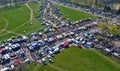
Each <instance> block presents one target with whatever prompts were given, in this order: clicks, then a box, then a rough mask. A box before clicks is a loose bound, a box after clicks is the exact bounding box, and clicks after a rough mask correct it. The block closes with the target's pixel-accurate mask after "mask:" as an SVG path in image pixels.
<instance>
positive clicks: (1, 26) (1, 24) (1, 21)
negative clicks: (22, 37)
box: [0, 18, 6, 30]
mask: <svg viewBox="0 0 120 71" xmlns="http://www.w3.org/2000/svg"><path fill="white" fill-rule="evenodd" d="M4 23H6V22H5V20H3V19H2V18H0V30H2V29H3V28H4V26H5V25H6V24H4Z"/></svg>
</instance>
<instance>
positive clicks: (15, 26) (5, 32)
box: [0, 2, 44, 40]
mask: <svg viewBox="0 0 120 71" xmlns="http://www.w3.org/2000/svg"><path fill="white" fill-rule="evenodd" d="M29 6H30V7H31V9H32V11H33V15H32V16H33V18H32V21H31V22H32V25H30V20H29V19H30V13H31V11H30V10H29V8H28V7H27V6H26V5H25V4H20V7H18V8H12V9H9V10H7V11H6V10H5V11H2V12H0V40H4V39H7V38H10V37H11V36H16V35H17V36H18V35H20V34H23V31H26V32H27V33H30V32H32V31H38V30H39V29H40V28H44V26H42V25H41V24H40V23H39V21H38V19H37V18H35V14H38V10H39V7H40V3H34V2H32V3H29ZM4 27H5V28H4ZM16 33H17V34H16Z"/></svg>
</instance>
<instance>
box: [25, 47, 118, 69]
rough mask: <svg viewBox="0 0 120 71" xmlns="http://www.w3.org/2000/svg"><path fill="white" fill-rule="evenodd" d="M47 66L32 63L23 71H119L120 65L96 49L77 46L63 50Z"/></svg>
mask: <svg viewBox="0 0 120 71" xmlns="http://www.w3.org/2000/svg"><path fill="white" fill-rule="evenodd" d="M54 61H55V63H53V64H51V63H48V65H47V66H44V65H36V66H35V63H31V64H30V65H28V66H27V67H25V69H23V71H26V70H27V71H119V70H120V65H119V64H118V63H115V62H114V61H112V60H111V59H109V58H108V57H106V56H103V54H101V53H100V52H99V51H97V50H95V49H79V48H78V47H76V46H72V47H71V48H68V49H65V50H63V51H62V52H61V53H60V54H58V55H56V56H55V58H54Z"/></svg>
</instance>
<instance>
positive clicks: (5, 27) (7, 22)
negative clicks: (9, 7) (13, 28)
mask: <svg viewBox="0 0 120 71" xmlns="http://www.w3.org/2000/svg"><path fill="white" fill-rule="evenodd" d="M0 19H3V20H4V21H5V22H6V23H5V24H6V25H5V26H4V28H3V29H2V30H1V31H0V33H2V32H3V31H5V30H6V29H7V27H8V25H9V21H8V20H7V19H6V18H4V17H0Z"/></svg>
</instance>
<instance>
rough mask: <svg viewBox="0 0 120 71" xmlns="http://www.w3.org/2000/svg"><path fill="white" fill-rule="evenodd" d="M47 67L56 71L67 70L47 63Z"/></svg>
mask: <svg viewBox="0 0 120 71" xmlns="http://www.w3.org/2000/svg"><path fill="white" fill-rule="evenodd" d="M48 65H49V66H50V67H52V68H54V69H56V70H58V71H68V70H65V69H62V68H59V67H56V66H54V65H52V64H50V63H48Z"/></svg>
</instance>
